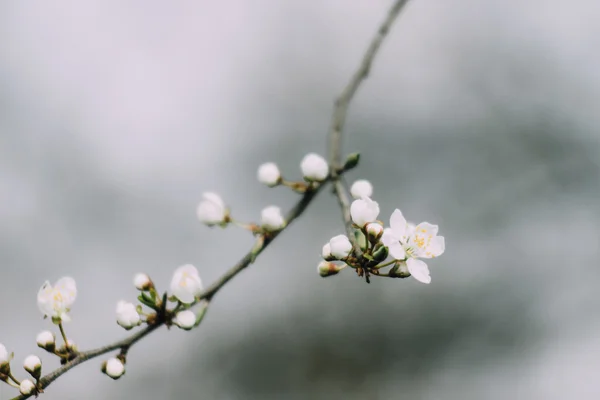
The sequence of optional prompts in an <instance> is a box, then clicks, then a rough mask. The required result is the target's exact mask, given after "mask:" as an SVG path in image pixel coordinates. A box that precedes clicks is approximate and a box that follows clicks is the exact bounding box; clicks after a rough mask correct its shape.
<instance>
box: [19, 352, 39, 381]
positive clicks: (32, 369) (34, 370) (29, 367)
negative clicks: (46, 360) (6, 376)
mask: <svg viewBox="0 0 600 400" xmlns="http://www.w3.org/2000/svg"><path fill="white" fill-rule="evenodd" d="M23 368H25V371H27V372H29V373H30V374H31V375H33V377H34V378H39V376H40V372H41V369H42V360H40V358H39V357H38V356H36V355H33V354H32V355H30V356H27V358H25V361H24V362H23Z"/></svg>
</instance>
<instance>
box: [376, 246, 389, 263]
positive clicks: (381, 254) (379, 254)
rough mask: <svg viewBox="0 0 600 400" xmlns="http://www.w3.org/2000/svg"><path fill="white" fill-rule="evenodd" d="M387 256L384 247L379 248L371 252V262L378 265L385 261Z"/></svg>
mask: <svg viewBox="0 0 600 400" xmlns="http://www.w3.org/2000/svg"><path fill="white" fill-rule="evenodd" d="M388 255H389V249H388V248H387V247H386V246H381V247H379V248H377V249H376V250H375V251H374V252H373V260H375V261H377V262H378V263H380V262H382V261H383V260H385V259H386V258H387V257H388Z"/></svg>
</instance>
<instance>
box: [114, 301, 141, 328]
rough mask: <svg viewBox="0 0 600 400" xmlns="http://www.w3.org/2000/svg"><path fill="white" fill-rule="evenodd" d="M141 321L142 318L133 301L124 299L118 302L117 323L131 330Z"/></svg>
mask: <svg viewBox="0 0 600 400" xmlns="http://www.w3.org/2000/svg"><path fill="white" fill-rule="evenodd" d="M141 322H142V318H141V317H140V314H138V312H137V309H136V307H135V305H134V304H133V303H129V302H127V301H123V300H121V301H119V302H118V303H117V324H119V325H121V326H122V327H123V328H125V329H127V330H129V329H131V328H133V327H134V326H138V325H139V324H140V323H141Z"/></svg>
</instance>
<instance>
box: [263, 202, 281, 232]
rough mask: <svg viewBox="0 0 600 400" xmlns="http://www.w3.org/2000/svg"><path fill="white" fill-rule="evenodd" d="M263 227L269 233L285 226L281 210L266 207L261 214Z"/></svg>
mask: <svg viewBox="0 0 600 400" xmlns="http://www.w3.org/2000/svg"><path fill="white" fill-rule="evenodd" d="M260 219H261V224H262V227H263V228H265V229H267V230H269V231H278V230H280V229H281V228H283V227H284V226H285V219H284V218H283V215H281V209H280V208H279V207H277V206H269V207H265V208H264V209H263V210H262V212H261V213H260Z"/></svg>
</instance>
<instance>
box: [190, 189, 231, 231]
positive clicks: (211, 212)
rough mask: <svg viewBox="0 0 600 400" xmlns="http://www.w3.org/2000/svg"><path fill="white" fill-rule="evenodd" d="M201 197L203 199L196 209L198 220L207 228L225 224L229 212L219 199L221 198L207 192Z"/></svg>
mask: <svg viewBox="0 0 600 400" xmlns="http://www.w3.org/2000/svg"><path fill="white" fill-rule="evenodd" d="M202 197H203V198H204V199H203V200H202V201H201V202H200V204H198V208H197V209H196V214H197V215H198V219H199V220H200V221H201V222H202V223H204V224H206V225H208V226H213V225H219V224H222V223H225V222H227V218H228V216H229V210H228V209H227V206H226V205H225V202H223V199H221V196H219V195H218V194H216V193H212V192H207V193H204V194H202Z"/></svg>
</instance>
